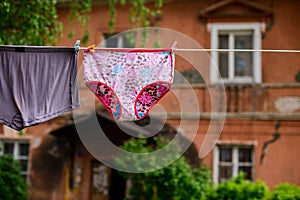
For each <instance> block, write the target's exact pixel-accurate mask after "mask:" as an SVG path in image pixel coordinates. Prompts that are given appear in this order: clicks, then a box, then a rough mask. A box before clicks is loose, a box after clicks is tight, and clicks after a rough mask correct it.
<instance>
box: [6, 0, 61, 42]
mask: <svg viewBox="0 0 300 200" xmlns="http://www.w3.org/2000/svg"><path fill="white" fill-rule="evenodd" d="M55 5H56V1H55V0H34V1H27V0H20V1H14V0H3V1H2V2H1V3H0V17H1V20H0V27H1V31H0V44H6V45H7V44H14V45H44V44H47V45H52V44H54V43H55V42H56V41H57V38H58V35H59V33H60V31H61V30H62V24H61V23H59V22H58V21H57V17H58V16H57V12H56V7H55Z"/></svg>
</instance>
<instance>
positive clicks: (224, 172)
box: [219, 166, 232, 182]
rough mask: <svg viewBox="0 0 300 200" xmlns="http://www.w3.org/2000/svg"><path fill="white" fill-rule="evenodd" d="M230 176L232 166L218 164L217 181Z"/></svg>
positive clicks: (227, 178) (224, 179)
mask: <svg viewBox="0 0 300 200" xmlns="http://www.w3.org/2000/svg"><path fill="white" fill-rule="evenodd" d="M231 176H232V167H231V166H220V167H219V181H220V182H222V181H226V180H229V179H230V178H231Z"/></svg>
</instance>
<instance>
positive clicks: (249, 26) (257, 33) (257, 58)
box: [208, 22, 264, 84]
mask: <svg viewBox="0 0 300 200" xmlns="http://www.w3.org/2000/svg"><path fill="white" fill-rule="evenodd" d="M263 26H264V24H263V23H256V22H253V23H211V24H209V25H208V27H209V28H210V31H211V48H212V49H218V47H219V45H218V44H219V41H218V40H219V37H218V36H219V32H223V31H226V32H230V31H233V32H238V31H252V32H253V43H252V46H253V49H258V50H260V49H261V30H262V27H263ZM218 55H219V54H218V52H217V51H212V52H211V63H210V80H211V83H213V84H214V83H220V82H222V81H223V82H224V83H253V82H254V83H261V82H262V73H261V71H262V69H261V52H259V51H255V52H253V54H252V55H253V68H252V70H253V71H252V77H251V78H249V77H233V76H232V75H229V78H228V79H227V78H226V79H225V78H223V80H221V79H220V72H219V69H218V65H219V63H218V62H219V59H218ZM229 58H230V56H229ZM231 59H233V58H231ZM231 59H229V63H231V65H232V66H233V61H230V60H231ZM232 66H229V68H230V69H229V70H230V71H231V72H230V73H231V74H232V73H233V72H232V70H234V69H232V68H233V67H232Z"/></svg>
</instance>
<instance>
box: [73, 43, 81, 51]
mask: <svg viewBox="0 0 300 200" xmlns="http://www.w3.org/2000/svg"><path fill="white" fill-rule="evenodd" d="M79 45H80V40H76V42H75V45H74V48H75V52H76V53H77V52H78V51H79Z"/></svg>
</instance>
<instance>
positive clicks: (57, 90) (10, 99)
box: [0, 46, 79, 130]
mask: <svg viewBox="0 0 300 200" xmlns="http://www.w3.org/2000/svg"><path fill="white" fill-rule="evenodd" d="M78 107H79V96H78V83H77V52H75V49H74V48H61V47H59V48H58V47H57V48H56V47H28V46H0V123H3V124H5V125H7V126H9V127H11V128H13V129H15V130H22V129H23V128H25V127H28V126H32V125H35V124H39V123H41V122H44V121H46V120H49V119H52V118H54V117H56V116H58V115H60V114H62V113H63V112H66V111H70V110H72V109H75V108H78Z"/></svg>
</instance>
